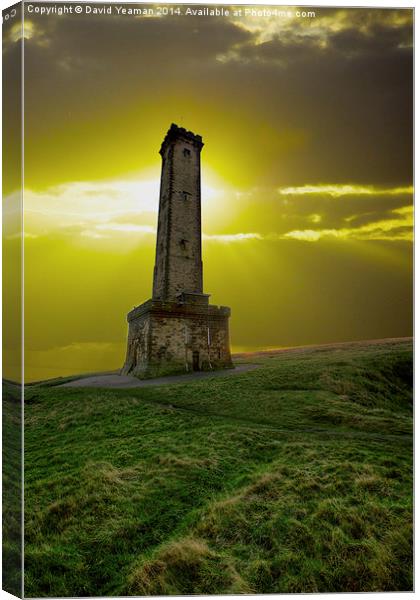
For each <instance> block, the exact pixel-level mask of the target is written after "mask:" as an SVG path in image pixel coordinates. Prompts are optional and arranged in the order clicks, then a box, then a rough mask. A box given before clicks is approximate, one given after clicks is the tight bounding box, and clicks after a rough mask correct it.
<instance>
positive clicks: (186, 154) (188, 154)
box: [184, 148, 191, 158]
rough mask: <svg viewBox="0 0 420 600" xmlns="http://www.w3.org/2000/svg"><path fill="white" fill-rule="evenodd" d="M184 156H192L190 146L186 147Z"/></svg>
mask: <svg viewBox="0 0 420 600" xmlns="http://www.w3.org/2000/svg"><path fill="white" fill-rule="evenodd" d="M184 156H185V158H189V157H190V156H191V150H188V148H184Z"/></svg>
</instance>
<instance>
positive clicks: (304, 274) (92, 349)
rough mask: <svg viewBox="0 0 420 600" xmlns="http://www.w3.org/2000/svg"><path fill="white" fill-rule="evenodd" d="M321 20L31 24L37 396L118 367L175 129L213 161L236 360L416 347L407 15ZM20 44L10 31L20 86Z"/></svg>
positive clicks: (207, 198)
mask: <svg viewBox="0 0 420 600" xmlns="http://www.w3.org/2000/svg"><path fill="white" fill-rule="evenodd" d="M291 10H292V12H293V11H294V9H293V8H292V9H291ZM314 10H316V13H317V14H316V17H315V18H313V19H308V20H304V19H298V18H288V19H263V18H253V19H251V18H234V17H231V18H224V19H218V18H201V19H200V18H193V17H188V18H183V17H179V18H175V17H173V18H171V17H162V18H153V17H152V18H150V17H149V18H135V17H129V16H127V17H121V16H119V17H115V16H103V15H101V16H98V17H93V16H86V15H80V16H63V17H54V16H51V17H47V18H46V17H43V18H41V17H39V16H34V15H30V16H29V15H27V16H26V20H25V26H24V37H25V66H26V73H25V195H24V202H25V266H26V273H25V318H26V321H25V333H26V348H25V358H26V378H27V379H28V380H34V379H45V378H49V377H55V376H58V375H67V374H71V373H76V372H83V371H86V372H87V371H101V370H107V369H115V368H118V367H119V366H121V365H122V363H123V359H124V351H125V337H126V323H125V315H126V313H127V312H128V310H130V309H131V308H132V307H133V306H134V305H137V304H139V303H141V302H143V301H144V300H146V299H148V298H149V297H150V294H151V283H152V270H153V261H154V244H155V234H156V220H157V206H158V196H159V174H160V157H159V154H158V150H159V147H160V143H161V141H162V139H163V137H164V135H165V132H166V130H167V129H168V127H169V126H170V124H171V123H172V122H175V123H177V124H179V125H181V126H184V127H186V128H188V129H191V130H192V131H194V132H196V133H199V134H201V135H202V136H203V139H204V142H205V146H204V149H203V152H202V179H203V186H202V187H203V198H202V202H203V254H204V256H203V258H204V284H205V291H206V292H208V293H211V294H212V301H213V302H214V303H216V304H225V305H228V306H231V308H232V320H231V338H232V340H231V341H232V346H233V350H234V351H235V350H244V349H245V350H246V349H257V348H258V349H260V348H268V347H281V346H291V345H301V344H314V343H324V342H330V341H345V340H353V339H369V338H382V337H389V336H405V335H410V334H411V310H412V306H411V296H412V289H411V287H412V281H411V279H412V275H411V270H412V264H411V263H412V257H411V253H412V195H413V189H412V146H411V144H412V139H411V135H412V112H411V111H412V107H411V94H412V87H411V86H412V80H411V74H412V47H411V37H412V13H411V11H409V10H379V9H346V10H344V9H334V10H333V9H320V8H317V9H314ZM21 37H22V33H21V32H20V30H19V28H18V29H17V28H16V27H14V28H13V27H12V28H10V29H9V30H6V36H5V46H4V52H3V54H4V61H5V69H6V73H7V72H12V71H13V69H14V68H16V65H17V61H18V47H19V43H20V41H19V40H20V39H21ZM8 69H9V71H8ZM12 102H13V94H12V93H10V94H6V98H5V104H6V111H7V110H8V107H9V110H10V112H11V113H12V112H13V110H12ZM8 103H9V104H8ZM8 122H9V123H10V125H9V126H6V131H5V139H6V141H7V142H8V147H9V154H8V156H11V157H13V156H15V155H16V153H17V152H18V148H17V144H16V139H15V137H14V132H13V128H12V125H13V123H14V121H13V119H9V120H8ZM6 161H7V159H6ZM6 164H7V162H6ZM18 174H19V172H18V169H16V170H15V171H14V172H13V171H12V170H10V171H9V176H8V177H7V178H6V180H5V186H4V187H5V196H4V221H5V226H6V239H5V241H4V244H5V245H4V248H5V249H6V250H7V251H8V252H9V255H10V256H12V255H13V253H14V252H16V248H18V244H19V240H18V236H16V228H17V225H16V223H17V222H18V211H17V207H18V205H19V202H18V193H17V187H18ZM10 343H11V344H12V342H10ZM9 370H10V374H9V375H7V374H6V376H10V377H12V378H13V375H14V374H15V372H16V365H14V366H10V369H9Z"/></svg>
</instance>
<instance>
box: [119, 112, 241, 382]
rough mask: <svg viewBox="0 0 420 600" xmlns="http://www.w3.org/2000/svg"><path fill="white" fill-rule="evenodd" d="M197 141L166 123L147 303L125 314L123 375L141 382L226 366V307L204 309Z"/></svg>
mask: <svg viewBox="0 0 420 600" xmlns="http://www.w3.org/2000/svg"><path fill="white" fill-rule="evenodd" d="M202 148H203V142H202V138H201V136H199V135H195V134H193V133H191V132H190V131H187V130H185V129H183V128H181V127H178V126H177V125H174V124H172V125H171V127H170V129H169V131H168V133H167V134H166V136H165V139H164V140H163V143H162V146H161V148H160V154H161V156H162V173H161V182H160V199H159V217H158V231H157V240H156V260H155V268H154V274H153V296H152V299H151V300H148V301H147V302H145V303H143V304H141V305H140V306H137V307H136V308H134V309H133V310H132V311H131V312H130V313H129V314H128V316H127V320H128V343H127V356H126V361H125V364H124V367H123V369H122V374H124V375H128V374H130V375H135V376H136V377H140V378H147V377H156V376H159V375H167V374H171V373H181V372H184V373H185V372H186V371H187V372H188V371H201V370H212V369H222V368H230V367H232V360H231V355H230V344H229V316H230V309H229V308H228V307H226V306H220V307H219V306H213V305H210V304H209V294H204V293H203V263H202V257H201V168H200V155H201V149H202Z"/></svg>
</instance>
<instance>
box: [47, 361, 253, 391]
mask: <svg viewBox="0 0 420 600" xmlns="http://www.w3.org/2000/svg"><path fill="white" fill-rule="evenodd" d="M260 366H261V365H236V366H235V368H234V369H226V370H222V371H195V372H194V373H185V375H171V376H168V377H156V378H155V379H137V378H136V377H130V376H127V375H118V374H117V373H112V374H106V373H104V374H103V375H101V374H99V375H93V376H87V377H82V378H80V379H75V380H74V381H68V382H67V383H63V384H61V385H60V386H57V387H93V388H136V387H148V386H153V385H166V384H173V383H188V382H189V381H196V380H197V379H207V378H208V377H228V376H232V375H239V374H240V373H246V372H247V371H252V370H254V369H257V368H258V367H260Z"/></svg>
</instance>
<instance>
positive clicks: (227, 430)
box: [25, 341, 412, 597]
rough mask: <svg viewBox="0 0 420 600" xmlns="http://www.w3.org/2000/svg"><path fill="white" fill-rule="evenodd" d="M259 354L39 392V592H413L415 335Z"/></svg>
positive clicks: (34, 443) (33, 569)
mask: <svg viewBox="0 0 420 600" xmlns="http://www.w3.org/2000/svg"><path fill="white" fill-rule="evenodd" d="M242 360H243V359H242ZM251 360H252V362H259V363H261V366H260V367H259V368H258V369H256V370H254V371H250V372H247V373H242V374H238V375H235V376H232V375H227V376H221V377H218V378H208V379H203V380H196V381H194V382H190V383H188V384H177V385H168V386H163V387H149V388H137V389H121V390H115V389H114V390H95V389H87V388H86V389H83V388H58V387H54V386H52V387H51V386H49V387H43V386H41V385H39V386H31V387H30V388H28V389H27V391H26V408H25V432H26V434H25V460H26V464H25V482H26V488H25V502H26V529H25V542H26V545H25V572H26V573H25V593H26V595H27V596H37V597H41V596H44V597H45V596H92V595H100V596H106V595H159V594H193V593H196V594H204V593H250V592H251V593H252V592H259V593H264V592H271V593H272V592H317V591H318V592H338V591H340V592H345V591H379V590H389V591H390V590H398V591H402V590H411V589H412V531H411V529H412V527H411V525H412V443H411V438H412V375H411V372H412V347H411V343H410V342H409V341H392V342H391V341H390V342H381V343H374V344H357V343H355V344H349V345H346V346H336V347H318V348H312V349H302V350H299V351H296V350H295V351H289V352H283V353H271V354H270V353H267V354H265V355H258V356H253V357H251Z"/></svg>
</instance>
